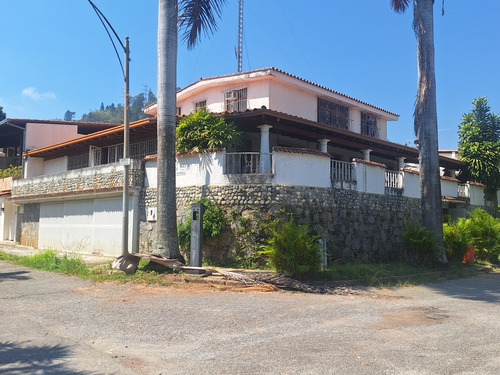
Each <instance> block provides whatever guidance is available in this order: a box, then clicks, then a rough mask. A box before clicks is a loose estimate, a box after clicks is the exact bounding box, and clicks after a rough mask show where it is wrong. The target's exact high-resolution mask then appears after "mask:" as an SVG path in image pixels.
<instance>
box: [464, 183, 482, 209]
mask: <svg viewBox="0 0 500 375" xmlns="http://www.w3.org/2000/svg"><path fill="white" fill-rule="evenodd" d="M467 186H468V188H469V196H470V197H469V198H470V204H472V205H477V206H484V188H483V187H482V186H480V185H476V184H471V183H467Z"/></svg>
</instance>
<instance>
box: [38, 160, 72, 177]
mask: <svg viewBox="0 0 500 375" xmlns="http://www.w3.org/2000/svg"><path fill="white" fill-rule="evenodd" d="M67 170H68V157H67V156H63V157H60V158H56V159H51V160H45V161H44V162H43V174H55V173H61V172H66V171H67Z"/></svg>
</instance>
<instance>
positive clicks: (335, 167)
mask: <svg viewBox="0 0 500 375" xmlns="http://www.w3.org/2000/svg"><path fill="white" fill-rule="evenodd" d="M354 176H355V174H354V165H353V164H352V163H349V162H345V161H339V160H331V161H330V177H331V179H332V181H345V182H354V181H355V180H356V179H355V177H354Z"/></svg>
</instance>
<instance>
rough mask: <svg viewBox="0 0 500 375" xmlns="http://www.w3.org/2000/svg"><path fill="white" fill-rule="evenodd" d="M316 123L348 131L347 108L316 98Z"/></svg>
mask: <svg viewBox="0 0 500 375" xmlns="http://www.w3.org/2000/svg"><path fill="white" fill-rule="evenodd" d="M318 122H319V123H321V124H325V125H330V126H333V127H336V128H340V129H345V130H349V108H348V107H344V106H343V105H341V104H338V103H334V102H331V101H329V100H326V99H322V98H318Z"/></svg>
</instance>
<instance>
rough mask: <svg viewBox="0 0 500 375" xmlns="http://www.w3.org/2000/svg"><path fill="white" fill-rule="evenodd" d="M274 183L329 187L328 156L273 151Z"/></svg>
mask: <svg viewBox="0 0 500 375" xmlns="http://www.w3.org/2000/svg"><path fill="white" fill-rule="evenodd" d="M273 164H274V183H275V184H277V185H296V186H317V187H330V186H331V180H330V157H329V156H328V155H325V156H322V155H312V154H311V155H310V154H305V153H304V154H302V153H289V152H276V151H274V152H273Z"/></svg>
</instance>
